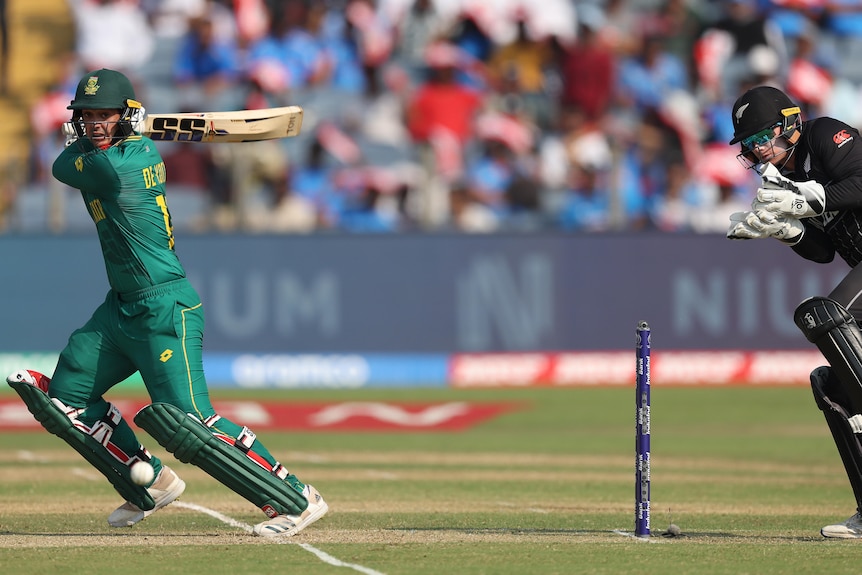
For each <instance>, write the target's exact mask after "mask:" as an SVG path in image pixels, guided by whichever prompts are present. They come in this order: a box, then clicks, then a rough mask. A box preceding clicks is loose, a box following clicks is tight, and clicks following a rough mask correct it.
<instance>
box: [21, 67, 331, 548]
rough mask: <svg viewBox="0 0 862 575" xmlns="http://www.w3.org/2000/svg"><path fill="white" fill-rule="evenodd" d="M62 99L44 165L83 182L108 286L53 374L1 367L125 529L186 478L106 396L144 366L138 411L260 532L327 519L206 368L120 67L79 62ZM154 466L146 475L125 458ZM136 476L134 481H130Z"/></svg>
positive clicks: (141, 112)
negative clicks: (213, 394) (252, 512)
mask: <svg viewBox="0 0 862 575" xmlns="http://www.w3.org/2000/svg"><path fill="white" fill-rule="evenodd" d="M68 108H69V109H70V110H71V111H72V113H71V121H70V122H69V123H68V124H67V125H66V127H65V133H66V134H67V138H68V139H67V142H66V147H65V148H64V150H63V151H62V152H61V153H60V155H59V156H58V157H57V159H56V160H55V162H54V165H53V175H54V177H55V178H57V179H58V180H60V181H61V182H63V183H65V184H68V185H69V186H71V187H73V188H76V189H78V190H80V192H81V196H82V197H83V199H84V205H85V206H86V209H87V211H88V212H89V214H90V217H91V218H92V219H93V223H94V224H95V226H96V232H97V234H98V237H99V243H100V245H101V250H102V255H103V259H104V263H105V270H106V271H107V277H108V284H109V286H110V289H109V290H108V293H107V296H106V297H105V300H104V302H102V303H101V304H100V305H99V306H98V307H97V308H96V310H95V311H94V312H93V314H92V316H91V317H90V319H89V320H88V321H87V322H86V323H85V324H84V325H83V326H82V327H81V328H79V329H77V330H75V331H74V332H73V333H72V334H71V335H70V337H69V339H68V342H67V344H66V346H65V348H64V349H63V351H62V352H61V354H60V357H59V360H58V362H57V366H56V368H55V370H54V373H53V375H52V377H50V378H48V377H47V376H45V375H42V374H40V373H37V372H35V371H31V370H21V371H18V372H16V373H13V374H12V375H10V376H9V377H8V378H7V383H8V384H9V385H10V386H11V387H12V388H13V389H15V391H16V392H17V393H18V394H19V395H20V396H21V399H23V401H24V402H25V403H26V405H27V407H28V409H29V410H30V412H31V413H32V414H33V415H34V416H35V417H36V419H37V420H38V421H39V422H40V423H41V424H42V425H43V426H44V427H45V429H47V430H48V431H49V432H51V433H53V434H55V435H57V436H58V437H60V438H61V439H63V440H64V441H65V442H66V443H68V444H69V445H70V446H71V447H72V448H73V449H74V450H76V451H77V452H78V453H79V454H80V455H81V456H83V457H84V459H86V460H87V461H88V462H89V463H90V464H92V465H93V466H94V467H95V468H96V469H98V470H99V471H100V472H101V473H102V474H103V475H105V477H106V478H107V479H108V481H109V482H110V483H111V484H112V486H113V487H114V489H116V491H117V492H118V493H119V494H120V496H121V497H122V498H123V499H124V500H125V502H124V503H123V504H122V505H120V506H119V507H118V508H117V509H116V510H115V511H114V512H113V513H111V514H110V515H109V516H108V523H109V524H110V525H111V526H113V527H129V526H132V525H135V524H136V523H138V522H139V521H141V520H143V519H144V518H146V517H148V516H149V515H151V514H152V513H154V512H156V511H158V510H159V509H161V508H163V507H165V506H166V505H168V504H170V503H171V502H173V501H174V500H176V499H177V498H178V497H180V496H181V495H182V494H183V491H184V490H185V488H186V485H185V482H183V480H182V479H180V478H179V476H178V475H177V474H176V473H175V472H174V471H173V470H172V469H170V468H169V467H167V466H166V465H165V464H164V463H163V462H162V461H161V460H160V459H159V458H158V457H156V456H155V455H153V454H152V453H150V452H149V451H148V450H147V449H146V448H145V447H144V446H143V445H142V444H141V443H140V442H139V440H138V438H137V437H136V435H135V433H134V431H133V430H132V428H131V427H130V425H129V423H128V421H127V420H126V418H125V417H124V416H123V414H121V413H120V411H119V410H118V409H117V408H116V407H115V406H113V405H112V404H111V403H109V402H108V401H106V400H105V398H104V395H105V394H106V392H107V391H108V390H110V389H111V388H112V387H113V386H115V385H116V384H117V383H119V382H121V381H123V380H124V379H126V378H127V377H129V376H130V375H132V374H133V373H135V372H140V375H141V378H142V379H143V381H144V384H145V385H146V388H147V392H148V393H149V396H150V400H151V401H152V403H151V404H150V405H148V406H146V407H145V408H143V409H142V410H141V411H140V412H138V413H137V415H136V416H135V418H134V421H135V423H136V424H137V425H138V426H139V427H141V428H142V429H144V430H145V431H146V432H147V433H148V434H149V435H151V436H152V437H153V438H154V439H155V440H156V441H157V442H158V443H159V444H160V445H161V446H162V447H164V449H165V450H167V451H168V452H169V453H171V454H173V455H174V456H175V457H176V458H177V459H178V460H179V461H181V462H183V463H191V464H193V465H196V466H197V467H200V468H201V469H202V470H204V471H205V472H206V473H208V474H209V475H211V476H212V477H214V478H215V479H217V480H218V481H220V482H221V483H222V484H224V485H225V486H227V487H228V488H230V489H231V490H233V491H234V492H236V493H237V494H239V495H240V496H242V497H244V498H245V499H247V500H248V501H250V502H251V503H253V504H254V505H255V506H257V507H258V508H260V509H261V511H263V513H264V514H265V515H266V517H267V519H266V520H264V521H262V522H261V523H258V524H257V525H255V527H254V533H255V534H256V535H260V536H264V537H270V536H291V535H294V534H296V533H298V532H300V531H302V530H303V529H304V528H305V527H307V526H309V525H311V524H312V523H314V522H315V521H317V520H318V519H320V518H321V517H323V516H324V515H325V514H326V512H327V510H328V506H327V504H326V502H325V501H324V500H323V497H321V495H320V493H319V492H318V491H317V490H316V489H315V488H314V487H312V486H311V485H308V484H305V483H303V482H302V481H300V480H299V478H297V477H296V475H293V474H292V473H290V472H289V471H288V470H287V468H286V467H284V466H283V465H282V464H281V463H279V462H278V461H277V460H276V459H275V458H274V457H273V455H272V454H271V453H270V452H269V451H268V450H267V448H266V447H265V446H264V445H263V444H262V443H261V441H260V440H259V439H257V438H256V436H255V434H254V432H253V431H252V430H250V429H249V428H248V427H244V426H242V425H240V424H238V423H234V422H233V421H230V420H228V419H226V418H224V417H220V416H219V415H218V414H217V413H216V412H215V410H214V409H213V406H212V404H211V403H210V398H209V391H208V389H207V383H206V378H205V376H204V370H203V360H202V346H203V332H204V311H203V307H202V305H201V301H200V299H199V297H198V294H197V292H196V291H195V289H194V288H193V287H192V286H191V284H190V283H189V281H188V279H186V273H185V270H184V269H183V266H182V264H181V263H180V261H179V259H178V258H177V254H176V252H175V250H174V235H173V231H172V223H171V214H170V211H169V210H168V202H167V199H166V190H165V180H166V173H165V164H164V162H163V161H162V158H161V156H160V155H159V152H158V151H157V150H156V147H155V145H154V144H153V141H152V140H150V139H149V138H147V137H146V136H143V135H141V133H140V132H141V126H142V125H143V122H144V118H145V109H144V108H143V107H142V106H141V104H140V103H139V102H138V101H137V100H136V99H135V92H134V90H133V87H132V84H131V82H130V81H129V80H128V78H126V76H124V75H123V74H121V73H119V72H117V71H114V70H108V69H101V70H96V71H93V72H90V73H88V74H85V75H84V77H83V78H81V80H80V82H79V83H78V86H77V90H76V92H75V98H74V100H73V101H72V102H71V105H69V106H68ZM140 461H143V462H146V463H148V464H150V465H151V466H152V468H153V471H154V476H153V478H152V479H151V481H150V482H149V484H147V485H137V484H136V483H134V482H133V481H132V477H131V474H130V468H131V466H132V465H134V464H135V463H138V462H140ZM139 480H140V479H139Z"/></svg>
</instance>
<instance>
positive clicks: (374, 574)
mask: <svg viewBox="0 0 862 575" xmlns="http://www.w3.org/2000/svg"><path fill="white" fill-rule="evenodd" d="M173 505H174V506H175V507H182V508H184V509H191V510H192V511H199V512H201V513H205V514H206V515H209V516H210V517H214V518H216V519H218V520H219V521H221V522H222V523H225V524H226V525H230V526H231V527H237V528H239V529H242V530H243V531H245V532H247V533H252V532H253V528H252V526H251V525H249V524H248V523H243V522H242V521H237V520H236V519H233V518H231V517H228V516H227V515H223V514H221V513H219V512H218V511H214V510H212V509H209V508H207V507H203V506H201V505H197V504H195V503H186V502H185V501H174V503H173ZM275 542H276V543H280V544H283V545H297V546H299V547H302V548H303V549H305V550H306V551H308V552H309V553H313V554H314V555H316V556H317V558H318V559H320V560H321V561H323V562H324V563H328V564H329V565H333V566H335V567H347V568H348V569H353V570H354V571H358V572H360V573H365V575H384V574H383V573H381V572H380V571H375V570H374V569H370V568H368V567H364V566H362V565H356V564H355V563H346V562H344V561H342V560H341V559H337V558H335V557H333V556H332V555H330V554H329V553H326V552H324V551H321V550H320V549H318V548H317V547H314V546H312V545H309V544H308V543H294V542H293V541H290V540H289V539H287V538H276V541H275Z"/></svg>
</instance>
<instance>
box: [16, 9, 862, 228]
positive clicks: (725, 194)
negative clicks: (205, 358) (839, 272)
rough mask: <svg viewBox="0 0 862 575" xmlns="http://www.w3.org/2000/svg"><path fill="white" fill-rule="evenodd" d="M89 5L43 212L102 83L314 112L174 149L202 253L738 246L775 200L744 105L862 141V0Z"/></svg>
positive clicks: (203, 106) (35, 158) (40, 136)
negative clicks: (236, 248) (756, 101)
mask: <svg viewBox="0 0 862 575" xmlns="http://www.w3.org/2000/svg"><path fill="white" fill-rule="evenodd" d="M68 1H69V5H70V9H71V11H72V14H73V16H74V22H75V37H76V44H75V51H74V53H72V54H70V55H69V57H68V59H67V63H66V64H65V65H64V66H63V74H62V77H61V78H58V81H57V85H56V86H55V89H54V90H52V91H51V92H50V93H48V94H45V95H44V97H43V98H42V99H41V100H40V101H39V102H38V103H37V104H36V106H35V107H34V108H33V110H32V113H31V116H32V126H33V131H34V134H35V139H34V143H33V153H32V154H31V157H32V160H31V167H30V170H29V172H30V185H29V186H28V188H27V190H28V191H25V192H22V195H23V194H24V193H33V194H38V193H40V192H44V190H46V189H50V188H52V187H54V188H56V186H57V184H56V182H52V181H51V180H52V178H51V177H50V166H51V163H52V161H53V158H54V157H55V156H56V154H57V153H58V151H59V149H60V147H62V145H63V139H62V137H61V136H60V135H59V129H58V128H59V126H60V124H61V123H62V122H64V121H66V120H67V119H68V115H69V112H68V110H66V108H65V106H66V105H67V104H68V102H69V100H70V99H71V97H72V94H73V93H74V87H75V84H76V82H77V80H78V78H79V77H80V75H81V74H82V73H83V72H85V71H87V70H93V69H97V68H101V67H109V68H114V69H118V70H121V71H123V72H125V73H126V74H127V75H128V76H129V77H130V78H131V79H132V80H133V83H134V84H135V86H136V90H137V94H138V99H139V100H141V101H142V102H143V104H144V106H145V107H146V109H147V110H148V111H149V112H185V111H216V110H229V109H250V108H263V107H273V106H282V105H294V104H295V105H301V106H303V108H304V110H305V118H304V122H303V130H302V135H301V136H300V137H297V138H290V139H285V140H275V141H267V142H257V143H248V144H240V145H204V144H198V145H189V144H164V145H163V144H160V145H159V148H160V150H161V151H162V154H163V156H164V157H165V161H166V164H167V171H168V183H169V189H168V193H169V202H170V203H171V206H172V210H173V211H174V220H175V221H174V224H175V225H176V226H181V227H185V228H187V229H192V230H198V231H211V230H220V231H232V230H243V231H252V232H276V233H309V232H321V231H349V232H399V231H414V230H416V231H459V232H476V233H486V232H508V231H518V232H521V231H552V230H563V231H578V232H581V231H582V232H606V231H632V230H661V231H665V232H692V231H693V232H700V233H719V232H720V233H723V232H724V231H725V230H726V228H727V223H728V215H729V214H730V213H731V212H734V211H739V210H743V209H747V207H748V205H749V204H750V202H751V198H752V194H753V191H754V190H755V189H756V187H757V178H756V174H753V173H752V172H751V171H748V170H746V169H744V168H743V167H742V165H741V164H740V163H739V162H738V161H737V158H736V155H737V153H738V150H737V149H735V148H731V147H730V146H729V145H728V144H727V142H728V141H729V140H730V139H731V137H732V126H731V124H730V117H729V116H730V114H729V110H730V107H731V105H732V103H733V101H734V100H735V99H736V98H737V97H738V95H739V94H740V93H741V92H742V91H744V90H745V89H746V88H748V87H750V86H753V85H757V84H773V85H775V86H778V87H780V88H782V89H785V90H786V91H788V93H789V94H790V95H791V96H792V97H793V98H794V99H795V100H796V101H798V103H799V104H800V105H801V106H802V108H803V111H804V116H805V117H813V116H818V115H831V116H834V117H837V118H840V119H842V120H844V121H846V122H848V123H850V124H852V125H862V117H860V116H862V107H860V106H858V105H857V101H858V99H859V95H860V94H859V90H860V86H862V2H859V1H858V0H843V1H841V0H838V1H826V0H730V1H721V2H713V1H708V0H628V1H627V0H604V1H602V0H593V1H589V0H583V1H579V0H575V1H572V0H68ZM49 193H53V194H54V195H55V196H56V194H63V193H64V192H63V190H56V189H54V190H53V192H49ZM19 199H21V198H19ZM48 204H49V205H50V204H51V202H48ZM49 225H50V226H51V227H52V228H54V229H57V230H60V229H64V228H68V222H65V221H63V217H62V215H59V216H55V217H53V218H52V219H50V222H49Z"/></svg>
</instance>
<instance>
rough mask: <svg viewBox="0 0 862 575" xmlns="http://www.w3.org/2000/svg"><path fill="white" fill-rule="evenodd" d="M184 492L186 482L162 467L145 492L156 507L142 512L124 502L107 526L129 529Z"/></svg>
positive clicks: (112, 515) (110, 518)
mask: <svg viewBox="0 0 862 575" xmlns="http://www.w3.org/2000/svg"><path fill="white" fill-rule="evenodd" d="M185 490H186V482H185V481H183V480H182V479H180V478H179V476H178V475H177V474H176V473H174V472H173V470H172V469H171V468H170V467H164V466H163V467H162V470H161V472H160V473H159V476H158V477H157V478H156V480H155V481H154V482H153V484H152V485H150V486H149V487H147V491H149V492H150V495H151V496H152V498H153V501H155V502H156V506H155V507H153V508H152V509H150V510H149V511H144V510H143V509H141V508H140V507H138V506H137V505H135V504H134V503H129V502H128V501H126V502H125V503H123V504H122V505H120V506H119V507H117V509H115V510H114V512H113V513H111V515H110V516H109V517H108V525H110V526H111V527H131V526H132V525H134V524H135V523H137V522H139V521H142V520H143V519H144V518H146V517H149V516H150V515H152V514H153V513H155V512H156V511H158V510H159V509H161V508H162V507H166V506H167V505H170V504H171V503H173V502H174V500H175V499H177V498H178V497H179V496H180V495H182V494H183V491H185Z"/></svg>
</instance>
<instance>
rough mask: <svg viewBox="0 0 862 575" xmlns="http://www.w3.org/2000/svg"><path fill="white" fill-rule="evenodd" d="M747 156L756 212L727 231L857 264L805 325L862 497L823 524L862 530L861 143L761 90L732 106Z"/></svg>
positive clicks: (835, 123)
mask: <svg viewBox="0 0 862 575" xmlns="http://www.w3.org/2000/svg"><path fill="white" fill-rule="evenodd" d="M732 114H733V126H734V137H733V140H731V142H730V143H731V144H736V143H739V144H740V145H741V151H740V153H739V156H738V157H739V159H740V160H741V161H742V162H743V163H744V164H745V165H746V167H748V168H755V169H756V170H757V171H758V173H759V174H760V175H761V179H762V184H761V185H762V187H761V188H759V189H758V190H757V195H756V198H755V200H754V201H753V202H752V206H751V211H748V212H740V213H735V214H733V215H732V216H731V217H730V219H731V223H730V228H729V229H728V232H727V237H729V238H732V239H760V238H769V237H772V238H776V239H778V240H780V241H781V242H783V243H785V244H787V245H788V246H790V247H791V249H792V250H793V251H794V252H796V253H797V254H799V255H800V256H802V257H803V258H806V259H808V260H811V261H814V262H818V263H829V262H831V261H832V260H833V258H834V257H835V254H836V253H837V254H838V255H839V256H841V258H842V259H843V260H844V261H845V262H847V263H848V264H849V265H850V267H851V268H852V269H851V270H850V272H849V273H848V274H847V275H846V277H845V278H844V279H843V280H842V281H841V282H840V283H839V284H838V286H837V287H836V288H835V289H834V290H832V292H831V293H830V294H829V295H828V296H827V297H813V298H809V299H807V300H805V301H804V302H802V303H801V304H800V305H799V307H797V309H796V311H795V313H794V320H795V322H796V325H797V326H798V327H799V329H800V330H802V332H803V333H804V334H805V337H806V338H807V339H808V340H809V341H811V342H812V343H814V344H815V345H816V346H817V347H818V349H819V350H820V351H821V352H822V353H823V355H824V357H825V358H826V359H827V360H828V362H829V363H830V366H829V367H819V368H817V369H815V370H814V371H813V372H812V373H811V387H812V389H813V391H814V399H815V401H816V402H817V406H818V407H819V408H820V409H821V410H822V411H823V415H824V416H825V418H826V423H827V424H828V426H829V430H830V431H831V432H832V436H833V438H834V439H835V444H836V446H837V447H838V453H839V454H840V455H841V460H842V461H843V463H844V467H845V469H846V470H847V477H848V478H849V479H850V486H851V487H852V489H853V494H854V495H855V497H856V513H855V514H854V515H853V516H852V517H850V518H849V519H848V520H847V521H845V522H843V523H838V524H835V525H827V526H826V527H823V528H822V529H821V530H820V533H821V534H822V535H823V536H824V537H837V538H845V539H859V538H862V444H860V434H862V331H860V329H859V325H858V321H859V319H860V318H862V297H860V295H862V266H859V263H860V262H862V141H860V135H859V132H858V131H857V130H856V129H855V128H853V127H851V126H849V125H847V124H845V123H844V122H841V121H839V120H836V119H834V118H828V117H821V118H814V119H811V120H806V121H803V119H802V114H801V111H800V109H799V107H798V106H797V105H796V104H794V103H793V102H792V101H791V100H790V98H789V97H788V96H787V95H786V94H784V92H782V91H781V90H778V89H776V88H773V87H769V86H760V87H757V88H753V89H751V90H749V91H747V92H746V93H745V94H743V95H742V96H741V97H740V98H739V99H738V100H737V101H736V103H735V104H734V105H733V112H732Z"/></svg>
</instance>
